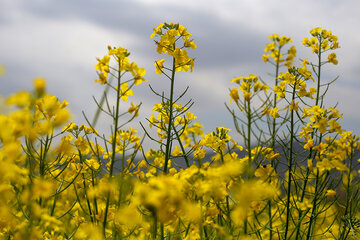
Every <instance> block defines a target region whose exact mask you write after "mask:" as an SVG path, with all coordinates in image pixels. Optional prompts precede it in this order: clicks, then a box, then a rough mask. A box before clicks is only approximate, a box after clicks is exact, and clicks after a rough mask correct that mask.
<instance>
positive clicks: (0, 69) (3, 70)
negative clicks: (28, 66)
mask: <svg viewBox="0 0 360 240" xmlns="http://www.w3.org/2000/svg"><path fill="white" fill-rule="evenodd" d="M5 71H6V70H5V67H4V65H2V64H0V76H2V75H4V74H5Z"/></svg>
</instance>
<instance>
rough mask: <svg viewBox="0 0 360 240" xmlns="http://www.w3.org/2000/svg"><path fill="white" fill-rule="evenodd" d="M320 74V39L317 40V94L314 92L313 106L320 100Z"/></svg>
mask: <svg viewBox="0 0 360 240" xmlns="http://www.w3.org/2000/svg"><path fill="white" fill-rule="evenodd" d="M320 73H321V37H320V39H319V54H318V72H317V89H316V90H317V92H316V103H315V105H318V104H319V98H320V75H321V74H320ZM320 107H322V106H320Z"/></svg>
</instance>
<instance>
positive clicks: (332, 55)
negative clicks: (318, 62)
mask: <svg viewBox="0 0 360 240" xmlns="http://www.w3.org/2000/svg"><path fill="white" fill-rule="evenodd" d="M328 61H329V62H331V63H332V64H334V65H337V64H338V60H337V59H336V53H330V54H329V56H328Z"/></svg>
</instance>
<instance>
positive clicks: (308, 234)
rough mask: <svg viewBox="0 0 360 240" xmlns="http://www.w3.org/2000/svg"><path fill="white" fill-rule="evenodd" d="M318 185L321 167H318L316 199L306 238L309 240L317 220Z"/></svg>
mask: <svg viewBox="0 0 360 240" xmlns="http://www.w3.org/2000/svg"><path fill="white" fill-rule="evenodd" d="M318 187H319V169H317V171H316V179H315V192H314V200H313V208H312V211H311V215H310V220H309V228H308V233H307V236H306V240H309V239H310V238H311V235H312V234H311V232H312V231H311V230H312V226H313V225H314V224H315V220H316V216H315V215H316V209H317V208H316V207H317V197H318V194H319V193H318Z"/></svg>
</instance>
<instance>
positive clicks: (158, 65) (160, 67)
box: [154, 59, 165, 74]
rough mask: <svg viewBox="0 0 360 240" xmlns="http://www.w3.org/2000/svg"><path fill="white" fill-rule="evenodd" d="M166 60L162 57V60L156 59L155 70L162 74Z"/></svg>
mask: <svg viewBox="0 0 360 240" xmlns="http://www.w3.org/2000/svg"><path fill="white" fill-rule="evenodd" d="M164 62H165V59H161V60H157V61H155V63H154V65H155V72H156V73H157V74H161V73H162V71H163V68H164Z"/></svg>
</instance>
